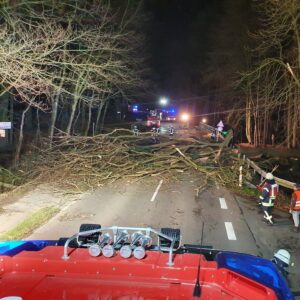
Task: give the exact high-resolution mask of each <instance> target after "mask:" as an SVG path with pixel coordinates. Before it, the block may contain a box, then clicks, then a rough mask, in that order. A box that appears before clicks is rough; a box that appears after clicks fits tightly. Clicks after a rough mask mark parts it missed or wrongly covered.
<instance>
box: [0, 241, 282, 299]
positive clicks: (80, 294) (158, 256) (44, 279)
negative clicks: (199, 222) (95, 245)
mask: <svg viewBox="0 0 300 300" xmlns="http://www.w3.org/2000/svg"><path fill="white" fill-rule="evenodd" d="M62 248H63V247H56V246H49V247H46V248H44V249H42V250H40V251H38V252H30V251H24V252H21V253H19V254H18V255H16V256H14V257H9V256H6V257H1V258H0V260H1V262H0V266H1V268H0V269H1V273H0V274H1V275H0V276H1V279H0V299H1V298H2V297H5V296H6V297H7V296H16V295H18V296H19V297H21V298H22V299H192V298H193V297H192V295H193V290H194V286H195V281H196V278H197V269H198V263H199V261H200V268H201V273H200V282H201V283H203V284H202V291H201V299H202V300H206V299H207V300H208V299H214V300H219V299H220V300H221V299H222V300H224V299H270V300H271V299H272V300H273V299H274V300H275V299H277V297H276V295H275V293H274V291H273V290H271V289H270V288H267V287H265V286H263V285H261V284H259V283H256V282H255V281H253V280H249V279H248V278H246V277H244V276H241V275H239V274H237V273H235V272H232V271H230V270H227V269H223V268H217V264H216V262H209V261H206V259H205V258H204V257H203V256H202V255H201V256H199V255H197V254H182V255H178V256H175V258H174V266H172V267H168V266H167V265H166V262H167V261H168V254H167V253H161V252H149V253H148V254H147V257H146V258H145V259H144V260H142V261H137V260H135V259H134V258H130V259H123V258H121V257H120V256H115V257H112V258H110V259H108V258H105V257H103V256H101V257H91V256H89V254H88V251H87V250H86V249H70V251H69V254H70V259H68V260H67V261H64V260H62V259H61V257H62V253H63V250H62Z"/></svg>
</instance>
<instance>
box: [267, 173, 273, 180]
mask: <svg viewBox="0 0 300 300" xmlns="http://www.w3.org/2000/svg"><path fill="white" fill-rule="evenodd" d="M266 179H267V180H273V179H274V176H273V174H272V173H267V175H266Z"/></svg>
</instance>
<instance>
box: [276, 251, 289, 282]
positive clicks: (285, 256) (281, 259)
mask: <svg viewBox="0 0 300 300" xmlns="http://www.w3.org/2000/svg"><path fill="white" fill-rule="evenodd" d="M290 260H291V255H290V253H289V252H288V251H287V250H285V249H279V250H278V251H277V252H275V253H274V256H273V259H272V262H273V263H274V264H275V265H276V267H277V268H278V270H279V272H280V273H281V274H282V275H283V276H284V277H285V278H287V275H288V274H289V271H288V268H289V265H290Z"/></svg>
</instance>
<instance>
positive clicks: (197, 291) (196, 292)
mask: <svg viewBox="0 0 300 300" xmlns="http://www.w3.org/2000/svg"><path fill="white" fill-rule="evenodd" d="M203 232H204V222H203V221H202V231H201V243H200V248H202V242H203ZM200 260H201V254H200V256H199V263H198V273H197V279H196V284H195V287H194V291H193V297H197V298H200V297H201V286H200Z"/></svg>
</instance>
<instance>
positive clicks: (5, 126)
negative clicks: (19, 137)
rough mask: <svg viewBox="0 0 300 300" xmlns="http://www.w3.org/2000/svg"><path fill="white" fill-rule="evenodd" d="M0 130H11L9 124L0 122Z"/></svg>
mask: <svg viewBox="0 0 300 300" xmlns="http://www.w3.org/2000/svg"><path fill="white" fill-rule="evenodd" d="M0 129H11V122H0Z"/></svg>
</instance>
